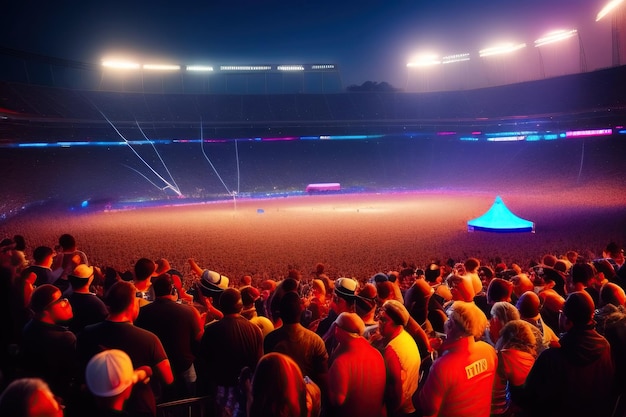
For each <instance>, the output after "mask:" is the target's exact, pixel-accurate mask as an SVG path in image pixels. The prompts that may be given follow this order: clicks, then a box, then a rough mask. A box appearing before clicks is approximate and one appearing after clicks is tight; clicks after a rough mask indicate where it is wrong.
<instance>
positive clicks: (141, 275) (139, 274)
mask: <svg viewBox="0 0 626 417" xmlns="http://www.w3.org/2000/svg"><path fill="white" fill-rule="evenodd" d="M155 270H156V264H155V263H154V261H153V260H152V259H148V258H140V259H139V260H138V261H137V262H136V263H135V279H136V280H137V281H145V280H146V279H148V278H150V276H152V274H153V273H154V271H155Z"/></svg>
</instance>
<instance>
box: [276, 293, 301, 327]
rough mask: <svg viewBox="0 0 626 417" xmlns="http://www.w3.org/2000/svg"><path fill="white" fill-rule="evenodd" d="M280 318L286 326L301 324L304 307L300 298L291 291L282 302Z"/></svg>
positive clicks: (284, 296)
mask: <svg viewBox="0 0 626 417" xmlns="http://www.w3.org/2000/svg"><path fill="white" fill-rule="evenodd" d="M279 309H280V318H281V319H282V320H283V323H285V324H295V323H299V322H300V316H301V314H302V310H303V306H302V301H301V300H300V296H299V295H298V294H297V293H295V292H293V291H289V292H287V293H286V294H285V295H283V297H282V298H281V300H280V304H279Z"/></svg>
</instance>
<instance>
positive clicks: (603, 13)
mask: <svg viewBox="0 0 626 417" xmlns="http://www.w3.org/2000/svg"><path fill="white" fill-rule="evenodd" d="M623 2H624V0H612V1H610V2H609V3H608V4H607V5H606V6H604V7H603V8H602V10H600V12H598V14H597V15H596V22H597V21H599V20H600V19H602V18H603V17H604V16H606V15H607V14H609V13H611V11H613V9H615V8H617V6H619V5H620V4H622V3H623Z"/></svg>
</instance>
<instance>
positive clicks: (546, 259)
mask: <svg viewBox="0 0 626 417" xmlns="http://www.w3.org/2000/svg"><path fill="white" fill-rule="evenodd" d="M558 260H559V259H558V258H557V257H556V256H554V255H552V254H546V255H543V258H541V263H542V264H544V265H546V266H549V267H554V264H556V262H557V261H558Z"/></svg>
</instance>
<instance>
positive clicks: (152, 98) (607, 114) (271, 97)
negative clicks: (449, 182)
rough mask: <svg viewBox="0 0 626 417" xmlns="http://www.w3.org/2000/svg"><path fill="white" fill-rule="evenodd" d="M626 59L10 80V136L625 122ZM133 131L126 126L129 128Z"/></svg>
mask: <svg viewBox="0 0 626 417" xmlns="http://www.w3.org/2000/svg"><path fill="white" fill-rule="evenodd" d="M625 77H626V66H621V67H615V68H611V69H605V70H599V71H595V72H589V73H583V74H575V75H567V76H562V77H558V78H552V79H546V80H540V81H530V82H525V83H520V84H514V85H507V86H500V87H491V88H484V89H476V90H468V91H456V92H439V93H405V92H359V93H335V94H181V93H177V94H174V93H137V92H107V91H87V90H74V89H65V88H55V87H46V86H41V85H34V84H25V83H16V82H0V118H1V120H2V122H1V124H0V143H1V144H7V143H27V142H41V141H44V142H45V141H58V140H76V141H92V140H94V141H95V140H98V141H111V140H119V136H118V135H117V134H116V132H115V131H114V129H112V127H111V125H110V124H109V123H108V122H107V120H106V119H109V120H110V121H111V122H112V123H113V124H114V125H115V126H116V127H117V128H119V129H120V130H121V131H123V132H127V133H128V134H129V135H130V137H132V138H135V139H139V138H141V136H140V131H139V129H138V128H137V125H138V124H139V125H140V126H141V128H142V129H144V131H145V133H146V134H147V136H148V137H149V138H150V139H183V140H189V139H195V138H198V137H199V135H200V125H201V124H202V126H203V129H204V137H205V138H216V139H228V138H254V137H289V136H307V135H313V136H316V135H357V134H363V133H367V134H412V133H417V134H422V133H425V134H436V133H437V132H441V131H447V130H464V131H467V132H471V131H473V130H482V129H491V130H494V131H497V130H500V129H501V130H505V131H506V130H509V129H511V128H512V127H513V126H514V127H515V128H516V129H518V130H523V129H528V128H530V127H533V126H534V127H537V126H540V125H541V126H542V129H543V130H544V131H549V130H551V129H557V128H559V127H561V128H562V127H563V126H567V128H568V129H573V128H576V129H600V128H614V127H620V126H622V125H623V123H624V116H625V115H626V108H625V104H624V103H625V101H626V84H625V83H623V81H622V80H623V79H624V78H625ZM125 134H126V133H125Z"/></svg>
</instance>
